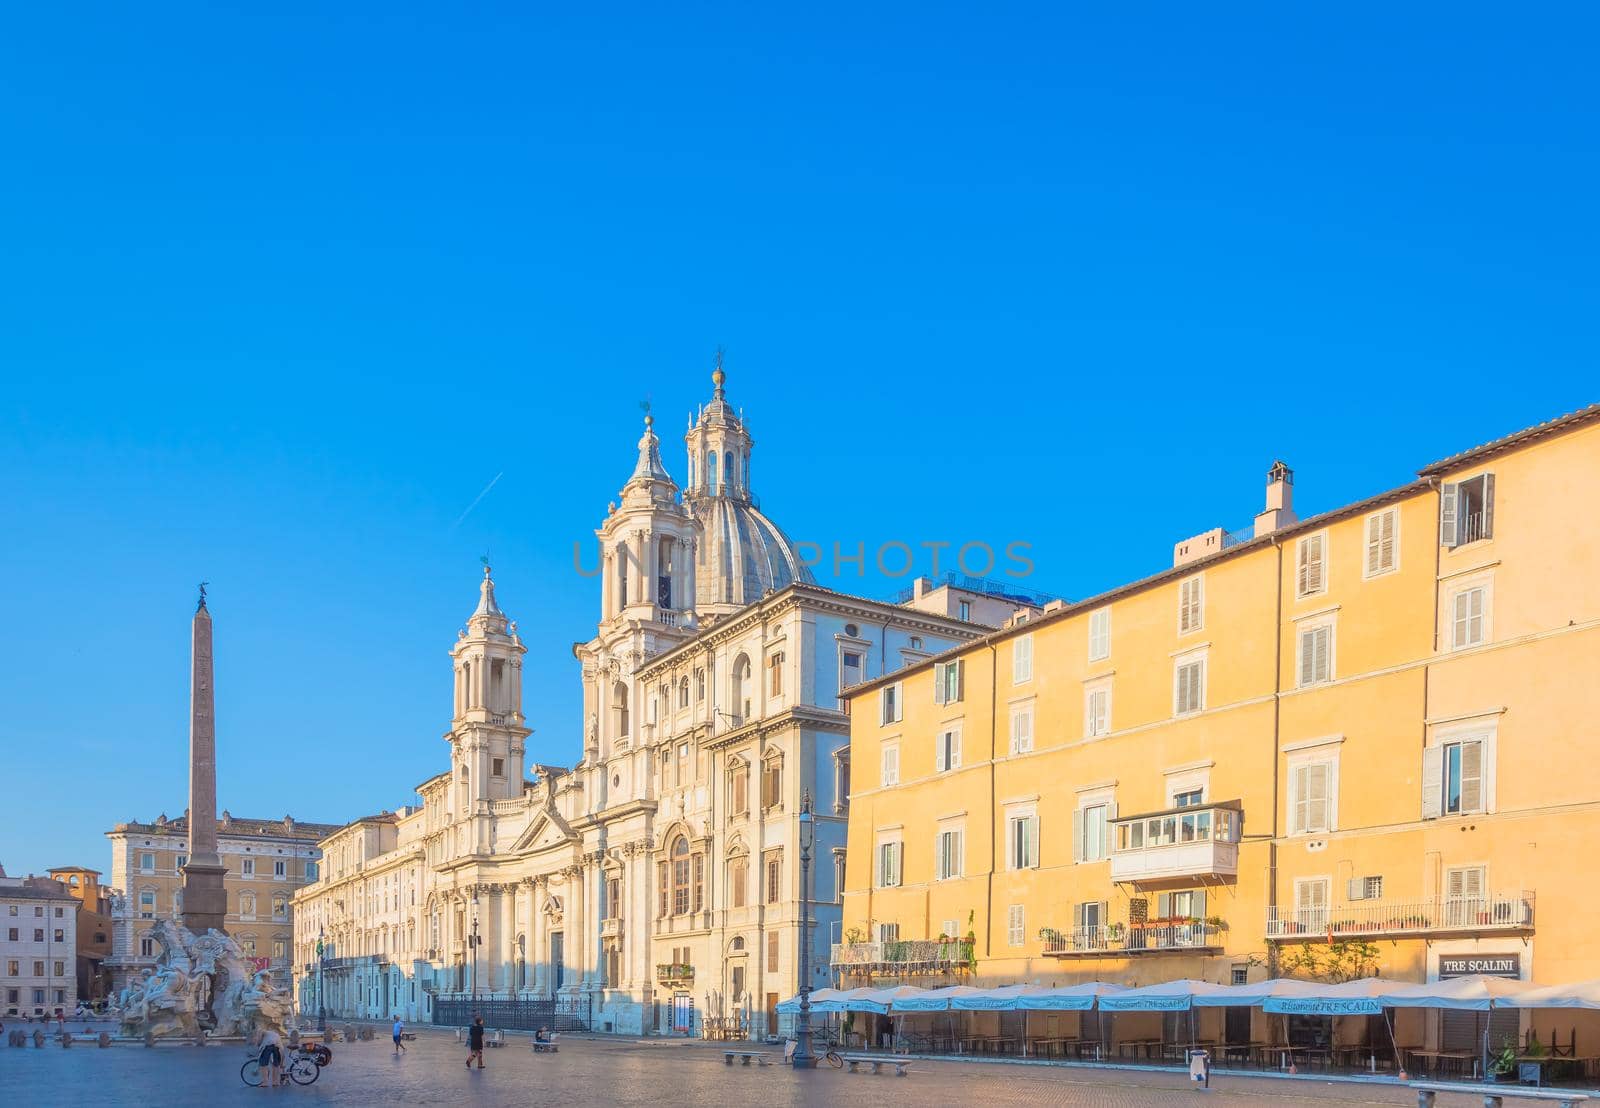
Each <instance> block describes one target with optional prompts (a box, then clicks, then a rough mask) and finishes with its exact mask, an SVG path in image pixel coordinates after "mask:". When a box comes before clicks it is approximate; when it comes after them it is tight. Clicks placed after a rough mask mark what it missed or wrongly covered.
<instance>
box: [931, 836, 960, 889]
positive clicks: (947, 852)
mask: <svg viewBox="0 0 1600 1108" xmlns="http://www.w3.org/2000/svg"><path fill="white" fill-rule="evenodd" d="M962 838H963V835H962V833H961V831H960V830H959V829H954V828H953V829H951V830H948V831H941V832H939V838H938V841H937V842H935V843H934V855H935V862H936V865H935V867H934V875H935V876H936V877H937V878H938V879H939V880H940V881H944V880H947V879H949V878H951V877H960V876H961V854H962V851H961V840H962Z"/></svg>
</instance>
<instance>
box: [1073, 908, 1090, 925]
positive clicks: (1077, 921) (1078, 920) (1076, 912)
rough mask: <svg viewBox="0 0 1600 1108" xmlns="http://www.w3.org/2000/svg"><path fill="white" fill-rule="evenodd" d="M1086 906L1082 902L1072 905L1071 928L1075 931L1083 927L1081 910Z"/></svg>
mask: <svg viewBox="0 0 1600 1108" xmlns="http://www.w3.org/2000/svg"><path fill="white" fill-rule="evenodd" d="M1086 907H1088V905H1086V904H1083V903H1078V904H1074V905H1073V906H1072V927H1073V930H1075V931H1081V930H1083V927H1084V923H1083V910H1084V909H1085V908H1086Z"/></svg>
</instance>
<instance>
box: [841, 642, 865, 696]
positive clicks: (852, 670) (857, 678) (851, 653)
mask: <svg viewBox="0 0 1600 1108" xmlns="http://www.w3.org/2000/svg"><path fill="white" fill-rule="evenodd" d="M860 682H861V654H860V652H859V651H855V650H843V651H840V653H839V687H840V688H841V689H848V688H849V687H850V686H851V685H856V684H860ZM841 703H842V698H841Z"/></svg>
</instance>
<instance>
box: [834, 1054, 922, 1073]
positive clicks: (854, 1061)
mask: <svg viewBox="0 0 1600 1108" xmlns="http://www.w3.org/2000/svg"><path fill="white" fill-rule="evenodd" d="M840 1061H842V1062H846V1063H848V1064H849V1066H850V1072H851V1073H855V1072H857V1071H856V1067H857V1066H859V1065H861V1064H863V1063H865V1064H867V1065H869V1066H871V1067H872V1072H873V1073H882V1072H883V1067H884V1066H893V1067H894V1075H895V1076H896V1077H904V1076H905V1075H906V1070H908V1069H910V1068H911V1062H910V1061H909V1060H907V1059H905V1058H883V1057H880V1056H879V1055H876V1054H845V1055H842V1056H841V1057H840Z"/></svg>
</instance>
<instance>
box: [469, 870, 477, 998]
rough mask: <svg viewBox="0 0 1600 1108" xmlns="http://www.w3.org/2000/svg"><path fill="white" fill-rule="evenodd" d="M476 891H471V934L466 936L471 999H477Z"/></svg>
mask: <svg viewBox="0 0 1600 1108" xmlns="http://www.w3.org/2000/svg"><path fill="white" fill-rule="evenodd" d="M478 941H479V940H478V892H477V890H476V889H474V890H473V892H472V934H471V935H469V936H468V937H467V946H469V947H471V948H472V999H473V1001H474V1002H476V1001H477V999H478Z"/></svg>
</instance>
